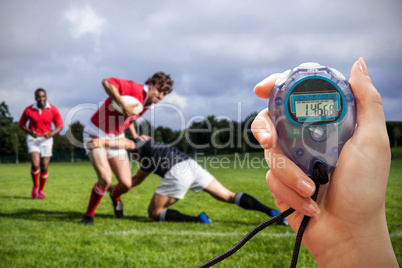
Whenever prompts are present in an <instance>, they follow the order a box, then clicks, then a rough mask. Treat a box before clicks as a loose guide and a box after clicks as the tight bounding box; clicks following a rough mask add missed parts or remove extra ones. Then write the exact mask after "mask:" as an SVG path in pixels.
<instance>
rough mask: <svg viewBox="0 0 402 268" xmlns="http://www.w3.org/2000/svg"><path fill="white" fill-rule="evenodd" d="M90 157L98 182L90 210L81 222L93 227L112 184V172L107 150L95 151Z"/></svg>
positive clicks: (95, 185)
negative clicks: (103, 198) (95, 217)
mask: <svg viewBox="0 0 402 268" xmlns="http://www.w3.org/2000/svg"><path fill="white" fill-rule="evenodd" d="M88 156H89V159H90V160H91V163H92V166H93V168H94V169H95V172H96V174H97V176H98V181H97V182H96V183H95V184H94V187H93V188H92V191H91V197H90V199H89V204H88V208H87V211H86V213H85V215H84V217H83V218H82V221H81V222H82V223H84V224H88V225H92V224H93V217H94V215H95V210H96V208H97V206H98V205H99V203H100V201H101V200H102V197H103V196H104V195H105V193H106V192H107V188H108V187H109V185H110V184H111V182H112V170H111V168H110V166H109V162H108V159H107V152H106V149H105V148H96V149H93V150H92V151H90V152H89V153H88Z"/></svg>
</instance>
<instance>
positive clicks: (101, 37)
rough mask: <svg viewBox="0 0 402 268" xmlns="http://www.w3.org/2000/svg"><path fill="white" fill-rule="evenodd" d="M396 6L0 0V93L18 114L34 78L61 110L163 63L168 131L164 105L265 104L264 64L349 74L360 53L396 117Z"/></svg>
mask: <svg viewBox="0 0 402 268" xmlns="http://www.w3.org/2000/svg"><path fill="white" fill-rule="evenodd" d="M155 3H157V4H155ZM401 10H402V2H401V1H400V0H384V1H377V0H356V1H352V2H351V1H348V0H339V1H337V2H323V1H319V0H306V1H291V3H289V2H288V1H286V2H284V1H282V2H281V1H269V0H268V1H266V0H251V1H247V2H246V1H228V0H227V1H214V0H206V1H198V2H183V1H181V0H171V1H158V2H156V1H154V0H150V1H129V0H121V1H119V5H116V4H113V3H111V2H109V1H95V0H86V1H84V3H83V2H81V1H77V0H68V1H46V0H38V1H35V2H33V1H23V0H14V1H8V2H7V3H6V4H3V5H2V8H0V25H1V26H0V34H1V35H2V36H4V38H3V41H2V42H0V101H2V100H5V101H6V102H7V104H8V105H9V107H10V111H11V113H12V115H13V116H14V118H15V119H19V116H20V115H21V112H22V110H23V108H25V107H26V106H27V105H29V104H31V103H33V101H34V99H33V91H34V90H35V89H36V88H38V87H43V88H45V89H46V90H47V91H48V96H49V101H50V102H51V103H54V104H55V105H56V106H57V107H59V109H60V111H61V112H62V115H63V116H65V115H66V113H68V111H70V110H71V109H72V108H73V107H76V106H77V105H80V104H83V103H91V104H96V105H98V104H99V101H102V100H104V99H105V98H106V93H105V91H104V90H103V88H102V86H101V81H102V80H103V79H104V78H107V77H118V78H122V79H129V80H134V81H136V82H139V83H142V82H144V81H145V80H146V79H147V77H149V76H151V75H152V74H153V73H155V72H158V71H164V72H166V73H169V74H171V76H172V78H173V80H174V81H175V84H174V91H173V93H172V94H170V95H168V96H167V97H166V98H165V100H163V101H162V102H161V103H160V105H161V106H163V105H164V106H168V105H171V106H170V108H169V107H164V108H163V107H160V108H157V109H156V110H155V111H156V113H155V123H156V124H161V125H163V126H170V127H172V128H174V129H177V128H180V127H181V126H180V124H178V123H177V122H180V120H182V119H181V115H180V114H179V113H177V112H176V110H174V109H172V108H171V107H178V109H180V110H181V111H182V114H183V116H184V117H185V118H191V117H193V116H196V115H203V116H206V115H212V114H215V115H224V116H226V115H227V116H230V117H231V118H233V119H234V120H238V109H239V108H238V106H237V103H238V102H239V101H240V102H241V113H242V119H244V118H245V117H246V116H248V115H249V114H251V113H253V112H257V111H259V110H261V109H264V108H266V105H267V102H266V100H261V99H259V98H257V97H256V96H255V95H254V93H253V92H252V89H253V87H254V86H255V85H256V84H257V83H258V82H259V81H261V80H262V79H264V78H265V77H267V76H268V75H270V74H271V73H276V72H283V71H284V70H286V69H289V68H291V67H294V66H296V65H298V64H300V63H302V62H306V61H316V62H319V63H321V64H325V65H330V66H331V67H334V68H336V69H338V70H339V71H340V72H342V73H343V74H344V75H345V77H347V78H348V77H349V73H350V68H351V66H352V64H353V62H354V61H355V60H356V59H358V58H359V57H360V56H363V57H364V59H365V60H366V62H367V64H368V68H369V72H370V75H371V77H372V80H373V82H374V85H375V86H376V87H377V89H378V90H379V91H380V93H381V95H382V97H383V100H384V107H385V111H386V113H385V115H386V119H387V120H395V119H398V118H400V120H402V118H401V114H402V106H401V105H397V104H396V103H402V95H401V94H400V93H399V92H400V90H399V89H400V88H402V82H401V80H400V79H399V76H400V75H399V74H400V73H401V72H402V65H401V62H402V52H401V51H402V35H400V34H399V32H400V29H401V28H402V16H400V13H401V12H400V11H401ZM10 92H13V94H12V95H11V94H10ZM157 106H158V105H157ZM159 112H160V113H159ZM88 113H89V112H88ZM147 114H148V113H147ZM89 116H90V115H88V114H87V112H85V113H84V112H80V113H77V114H76V117H74V119H77V120H80V121H81V122H82V123H86V122H87V120H88V117H89ZM146 118H147V119H150V118H151V117H150V115H146Z"/></svg>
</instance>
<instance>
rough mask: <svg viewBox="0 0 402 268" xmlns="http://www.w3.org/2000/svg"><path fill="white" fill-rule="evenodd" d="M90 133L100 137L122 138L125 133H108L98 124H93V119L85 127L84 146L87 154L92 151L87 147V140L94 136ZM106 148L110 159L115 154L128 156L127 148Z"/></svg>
mask: <svg viewBox="0 0 402 268" xmlns="http://www.w3.org/2000/svg"><path fill="white" fill-rule="evenodd" d="M90 135H92V136H95V137H98V138H100V139H120V138H124V134H121V135H118V136H116V135H114V134H106V133H105V132H103V131H102V130H101V129H99V128H98V127H97V126H95V125H94V124H92V122H91V121H89V122H88V124H86V126H85V127H84V135H83V140H84V148H85V152H86V153H87V154H88V153H89V152H90V151H91V150H89V149H88V147H87V142H88V141H90V140H92V139H93V138H92V137H90ZM105 150H106V153H107V158H108V159H110V158H112V157H115V156H119V157H128V155H127V151H126V150H125V149H111V148H105Z"/></svg>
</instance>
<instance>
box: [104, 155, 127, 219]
mask: <svg viewBox="0 0 402 268" xmlns="http://www.w3.org/2000/svg"><path fill="white" fill-rule="evenodd" d="M108 160H109V164H110V167H111V168H112V170H113V173H114V174H115V176H116V179H117V181H118V184H117V185H116V187H114V189H113V190H112V191H110V198H111V199H112V203H113V209H114V214H115V215H116V217H117V218H122V217H124V214H123V202H122V201H121V195H122V194H125V193H127V192H128V191H130V189H131V169H130V162H129V159H128V155H127V153H126V151H124V150H121V151H120V154H119V155H117V156H114V157H112V158H109V159H108Z"/></svg>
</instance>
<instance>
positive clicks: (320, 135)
mask: <svg viewBox="0 0 402 268" xmlns="http://www.w3.org/2000/svg"><path fill="white" fill-rule="evenodd" d="M308 130H309V131H310V136H311V138H312V139H313V140H315V141H324V140H325V139H326V137H325V135H326V131H325V129H323V128H321V127H309V128H308Z"/></svg>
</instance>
